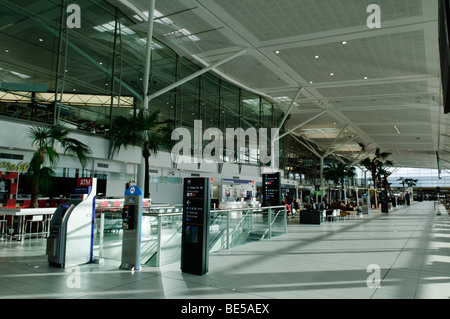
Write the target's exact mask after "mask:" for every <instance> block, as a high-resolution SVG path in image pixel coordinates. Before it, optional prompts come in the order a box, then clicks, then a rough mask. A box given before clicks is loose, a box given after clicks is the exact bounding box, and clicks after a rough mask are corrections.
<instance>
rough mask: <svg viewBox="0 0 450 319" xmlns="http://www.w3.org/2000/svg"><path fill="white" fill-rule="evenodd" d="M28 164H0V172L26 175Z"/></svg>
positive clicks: (4, 162) (6, 162) (7, 162)
mask: <svg viewBox="0 0 450 319" xmlns="http://www.w3.org/2000/svg"><path fill="white" fill-rule="evenodd" d="M29 166H30V163H29V162H19V163H11V162H9V161H3V162H0V171H7V172H19V173H26V171H27V170H28V167H29Z"/></svg>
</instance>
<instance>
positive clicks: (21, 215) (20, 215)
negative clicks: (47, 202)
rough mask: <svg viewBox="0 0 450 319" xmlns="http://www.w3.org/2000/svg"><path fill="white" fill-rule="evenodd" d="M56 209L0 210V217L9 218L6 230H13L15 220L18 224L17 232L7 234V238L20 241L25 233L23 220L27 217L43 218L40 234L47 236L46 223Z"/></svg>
mask: <svg viewBox="0 0 450 319" xmlns="http://www.w3.org/2000/svg"><path fill="white" fill-rule="evenodd" d="M56 209H57V207H44V208H0V215H6V216H11V224H10V225H9V228H8V226H7V229H8V230H9V229H14V220H15V219H17V220H18V222H17V224H18V228H17V230H18V232H17V233H16V234H14V233H13V232H11V233H10V232H7V236H10V237H11V238H12V239H13V238H14V239H17V240H22V239H23V237H24V233H25V226H26V225H25V224H26V223H25V219H26V217H27V216H39V215H42V216H43V219H42V221H43V228H42V233H47V235H48V231H49V229H48V221H49V220H50V219H51V216H52V215H53V214H54V213H55V211H56Z"/></svg>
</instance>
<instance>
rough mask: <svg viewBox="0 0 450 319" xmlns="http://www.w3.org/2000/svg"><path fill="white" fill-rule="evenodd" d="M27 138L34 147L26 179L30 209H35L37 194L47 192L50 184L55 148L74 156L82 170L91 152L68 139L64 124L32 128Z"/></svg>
mask: <svg viewBox="0 0 450 319" xmlns="http://www.w3.org/2000/svg"><path fill="white" fill-rule="evenodd" d="M27 137H28V139H30V140H31V145H32V146H33V147H36V152H34V154H33V156H32V157H31V161H30V165H29V168H28V171H27V177H28V178H29V180H30V181H31V207H34V208H37V207H38V204H39V201H38V200H39V193H40V192H45V191H46V190H48V189H49V187H50V186H51V183H52V177H53V175H54V170H53V167H54V166H55V165H56V164H57V163H58V160H59V154H58V152H57V150H56V147H57V146H61V147H62V148H63V150H64V154H67V153H70V154H75V155H76V157H77V159H78V161H79V162H80V164H81V166H82V167H83V168H85V167H86V165H87V163H88V161H89V159H90V156H91V154H92V151H91V150H90V148H89V146H87V145H86V144H84V143H82V142H80V141H78V140H76V139H73V138H70V137H69V131H68V130H67V129H66V128H65V127H64V124H57V125H54V126H44V125H42V126H32V127H31V128H30V129H29V130H28V132H27ZM45 164H48V166H45Z"/></svg>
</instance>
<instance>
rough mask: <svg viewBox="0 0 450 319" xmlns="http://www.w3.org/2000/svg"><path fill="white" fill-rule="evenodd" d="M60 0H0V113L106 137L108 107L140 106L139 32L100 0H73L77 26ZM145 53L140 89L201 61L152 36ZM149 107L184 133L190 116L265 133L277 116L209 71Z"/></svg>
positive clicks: (206, 124) (142, 45) (157, 85)
mask: <svg viewBox="0 0 450 319" xmlns="http://www.w3.org/2000/svg"><path fill="white" fill-rule="evenodd" d="M68 4H69V1H67V0H48V1H29V0H14V1H13V0H0V85H1V86H0V116H8V117H15V118H18V119H23V120H28V121H32V122H41V123H46V124H54V123H57V122H64V123H66V125H67V126H68V127H69V128H73V129H78V130H84V131H88V132H91V133H94V134H100V135H104V136H105V137H106V136H107V133H108V129H109V126H110V124H111V121H112V119H113V118H114V117H115V116H118V115H129V114H133V112H135V111H136V109H137V108H140V107H141V105H142V100H143V84H142V78H143V75H144V63H145V50H146V34H145V32H142V31H140V30H139V28H137V27H135V22H133V21H132V20H131V19H129V18H128V17H127V16H125V15H124V14H123V13H122V12H121V11H119V10H118V9H117V8H115V7H113V6H111V5H109V4H108V3H107V2H106V1H103V0H78V1H77V2H76V4H77V5H78V6H79V7H80V8H81V15H80V17H81V27H80V28H69V27H67V24H66V21H67V17H68V15H69V14H70V12H69V13H67V12H66V7H67V5H68ZM151 58H152V59H151V68H150V71H151V73H150V81H149V94H152V93H155V92H157V91H159V90H161V89H163V88H164V87H166V86H168V85H170V84H172V83H174V82H176V81H178V80H180V79H183V78H185V77H186V76H188V75H190V74H192V73H194V72H196V71H198V70H200V69H201V68H200V67H199V66H197V65H196V64H194V63H192V62H191V61H189V60H188V59H186V58H184V57H180V56H179V55H177V54H176V53H175V52H174V51H173V50H171V49H170V48H168V47H166V46H165V45H163V44H162V43H160V42H158V41H157V40H156V39H155V40H154V42H153V43H152V55H151ZM149 110H150V111H156V110H159V111H160V117H161V121H167V122H171V123H173V124H174V125H175V127H179V126H183V127H187V128H189V129H190V130H191V133H193V132H192V131H193V124H194V120H202V124H203V129H204V130H205V129H206V128H210V127H215V128H219V129H220V130H221V131H222V132H223V134H225V131H226V129H227V128H243V129H244V130H246V129H248V128H255V129H256V131H257V132H258V130H259V128H261V127H264V128H267V129H268V132H270V128H272V127H278V124H279V122H280V120H281V118H282V116H283V112H282V111H281V110H280V109H279V108H278V107H277V106H275V105H273V104H272V103H271V102H269V101H267V100H265V99H263V98H262V97H261V96H258V95H256V94H253V93H250V92H246V91H245V90H242V89H240V88H238V87H235V86H233V85H231V84H229V83H227V82H225V81H223V80H221V79H219V78H217V77H216V76H214V75H213V74H211V73H205V74H203V75H201V76H199V77H196V78H195V79H193V80H191V81H189V82H187V83H185V84H183V85H180V86H179V87H177V88H175V89H173V90H171V91H169V92H167V93H165V94H163V95H160V96H159V97H157V98H155V99H153V100H152V101H151V102H150V104H149ZM269 135H270V134H269ZM208 143H209V141H204V146H205V145H206V144H208ZM268 146H269V147H270V143H268ZM254 147H256V148H254ZM257 148H258V147H257V145H256V146H253V145H248V144H246V146H245V149H244V150H241V151H242V155H241V157H242V158H240V159H236V158H235V159H231V160H235V161H236V160H239V161H240V162H241V163H249V162H251V161H250V159H254V157H258V156H259V155H258V151H257ZM254 149H256V153H254V154H253V153H252V151H253V150H254ZM282 149H283V141H280V152H282ZM269 151H270V149H269Z"/></svg>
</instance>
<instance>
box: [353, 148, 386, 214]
mask: <svg viewBox="0 0 450 319" xmlns="http://www.w3.org/2000/svg"><path fill="white" fill-rule="evenodd" d="M389 155H391V153H388V152H381V150H380V148H378V147H377V149H376V150H375V156H374V157H373V158H369V157H367V158H365V159H364V160H362V161H361V165H362V166H364V167H365V168H366V169H367V170H369V171H370V173H371V175H372V181H373V186H374V188H375V207H377V206H378V199H377V188H378V186H381V183H382V179H381V175H382V174H380V172H383V170H384V168H385V167H386V166H392V165H393V162H392V161H390V160H387V158H388V157H389Z"/></svg>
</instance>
